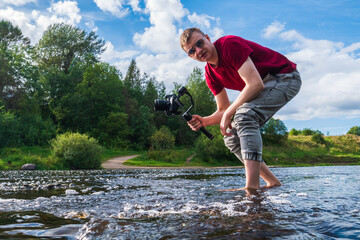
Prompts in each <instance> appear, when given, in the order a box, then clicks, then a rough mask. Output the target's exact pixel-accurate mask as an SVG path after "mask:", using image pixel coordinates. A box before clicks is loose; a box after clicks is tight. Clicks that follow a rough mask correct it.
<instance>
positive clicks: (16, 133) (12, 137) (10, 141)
mask: <svg viewBox="0 0 360 240" xmlns="http://www.w3.org/2000/svg"><path fill="white" fill-rule="evenodd" d="M20 126H21V123H20V120H19V119H18V118H17V117H16V116H15V115H14V114H13V113H11V112H9V111H4V110H3V107H0V148H2V147H9V146H11V147H17V146H20V145H22V142H21V138H20V135H21V130H20Z"/></svg>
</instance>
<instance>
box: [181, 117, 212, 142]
mask: <svg viewBox="0 0 360 240" xmlns="http://www.w3.org/2000/svg"><path fill="white" fill-rule="evenodd" d="M182 117H183V118H184V119H185V120H186V121H190V120H191V119H192V115H191V113H189V112H185V113H184V114H183V115H182ZM200 131H201V132H202V133H203V134H205V135H206V136H207V137H208V138H209V139H210V140H213V138H214V135H212V134H211V133H210V132H209V131H208V130H206V129H205V127H201V128H200Z"/></svg>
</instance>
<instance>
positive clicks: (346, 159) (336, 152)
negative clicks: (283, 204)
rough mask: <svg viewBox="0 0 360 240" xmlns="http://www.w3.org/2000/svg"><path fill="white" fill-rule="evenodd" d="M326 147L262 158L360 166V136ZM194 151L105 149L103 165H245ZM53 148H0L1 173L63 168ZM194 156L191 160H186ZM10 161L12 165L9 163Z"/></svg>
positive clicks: (276, 149) (269, 150)
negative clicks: (31, 166)
mask: <svg viewBox="0 0 360 240" xmlns="http://www.w3.org/2000/svg"><path fill="white" fill-rule="evenodd" d="M325 140H326V141H327V144H326V145H324V144H322V145H321V144H317V143H315V142H313V141H311V136H289V139H288V141H287V143H286V144H285V145H282V146H264V149H263V158H264V160H265V162H266V163H267V165H270V166H282V167H287V166H292V167H294V166H296V167H307V166H332V165H360V137H359V136H355V135H343V136H327V137H325ZM194 154H195V150H194V149H192V148H176V149H173V150H168V151H149V152H148V151H124V150H109V149H105V150H104V151H103V153H102V155H101V159H102V162H105V161H106V160H108V159H110V158H113V157H118V156H128V155H139V156H138V157H136V158H133V159H130V160H128V161H126V162H125V163H124V164H126V165H133V166H147V167H199V166H201V167H225V166H242V164H241V163H240V161H233V160H231V159H216V158H213V159H208V160H207V161H204V160H203V159H201V157H200V156H197V155H195V156H194ZM50 156H51V150H50V147H40V146H32V147H28V146H24V147H20V148H2V149H0V170H1V169H9V170H10V169H20V168H21V166H22V165H23V164H26V163H35V164H36V165H37V166H38V169H61V167H60V166H58V165H57V164H56V162H54V161H53V160H52V159H51V157H50ZM190 156H193V157H192V158H191V160H190V161H187V159H188V158H189V157H190ZM10 162H11V163H10Z"/></svg>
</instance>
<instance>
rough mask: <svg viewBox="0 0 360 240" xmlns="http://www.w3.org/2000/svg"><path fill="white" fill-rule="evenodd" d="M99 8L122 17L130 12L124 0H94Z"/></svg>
mask: <svg viewBox="0 0 360 240" xmlns="http://www.w3.org/2000/svg"><path fill="white" fill-rule="evenodd" d="M94 2H95V3H96V5H97V6H98V8H100V9H101V10H103V11H104V12H110V13H111V14H113V15H115V16H117V17H119V18H122V17H124V16H126V15H128V14H129V8H125V7H124V6H123V5H124V4H125V1H124V0H106V1H104V0H94Z"/></svg>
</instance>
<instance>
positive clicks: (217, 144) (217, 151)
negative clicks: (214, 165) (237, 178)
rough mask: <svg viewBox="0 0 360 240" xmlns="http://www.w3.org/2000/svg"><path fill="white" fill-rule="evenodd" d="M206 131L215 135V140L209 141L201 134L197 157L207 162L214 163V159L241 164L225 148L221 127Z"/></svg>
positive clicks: (198, 141) (210, 128)
mask: <svg viewBox="0 0 360 240" xmlns="http://www.w3.org/2000/svg"><path fill="white" fill-rule="evenodd" d="M206 129H207V130H209V132H211V133H212V134H213V135H214V139H213V140H209V139H208V138H207V137H206V136H205V135H204V134H201V136H200V137H198V139H197V140H196V144H195V151H196V155H197V156H198V157H199V158H200V159H202V160H204V161H205V162H213V160H214V159H216V160H230V161H232V162H239V160H238V159H237V158H236V157H235V155H234V154H232V153H231V152H230V151H229V149H228V148H227V147H226V146H225V144H224V138H223V136H222V135H221V133H220V129H219V126H209V127H206Z"/></svg>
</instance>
